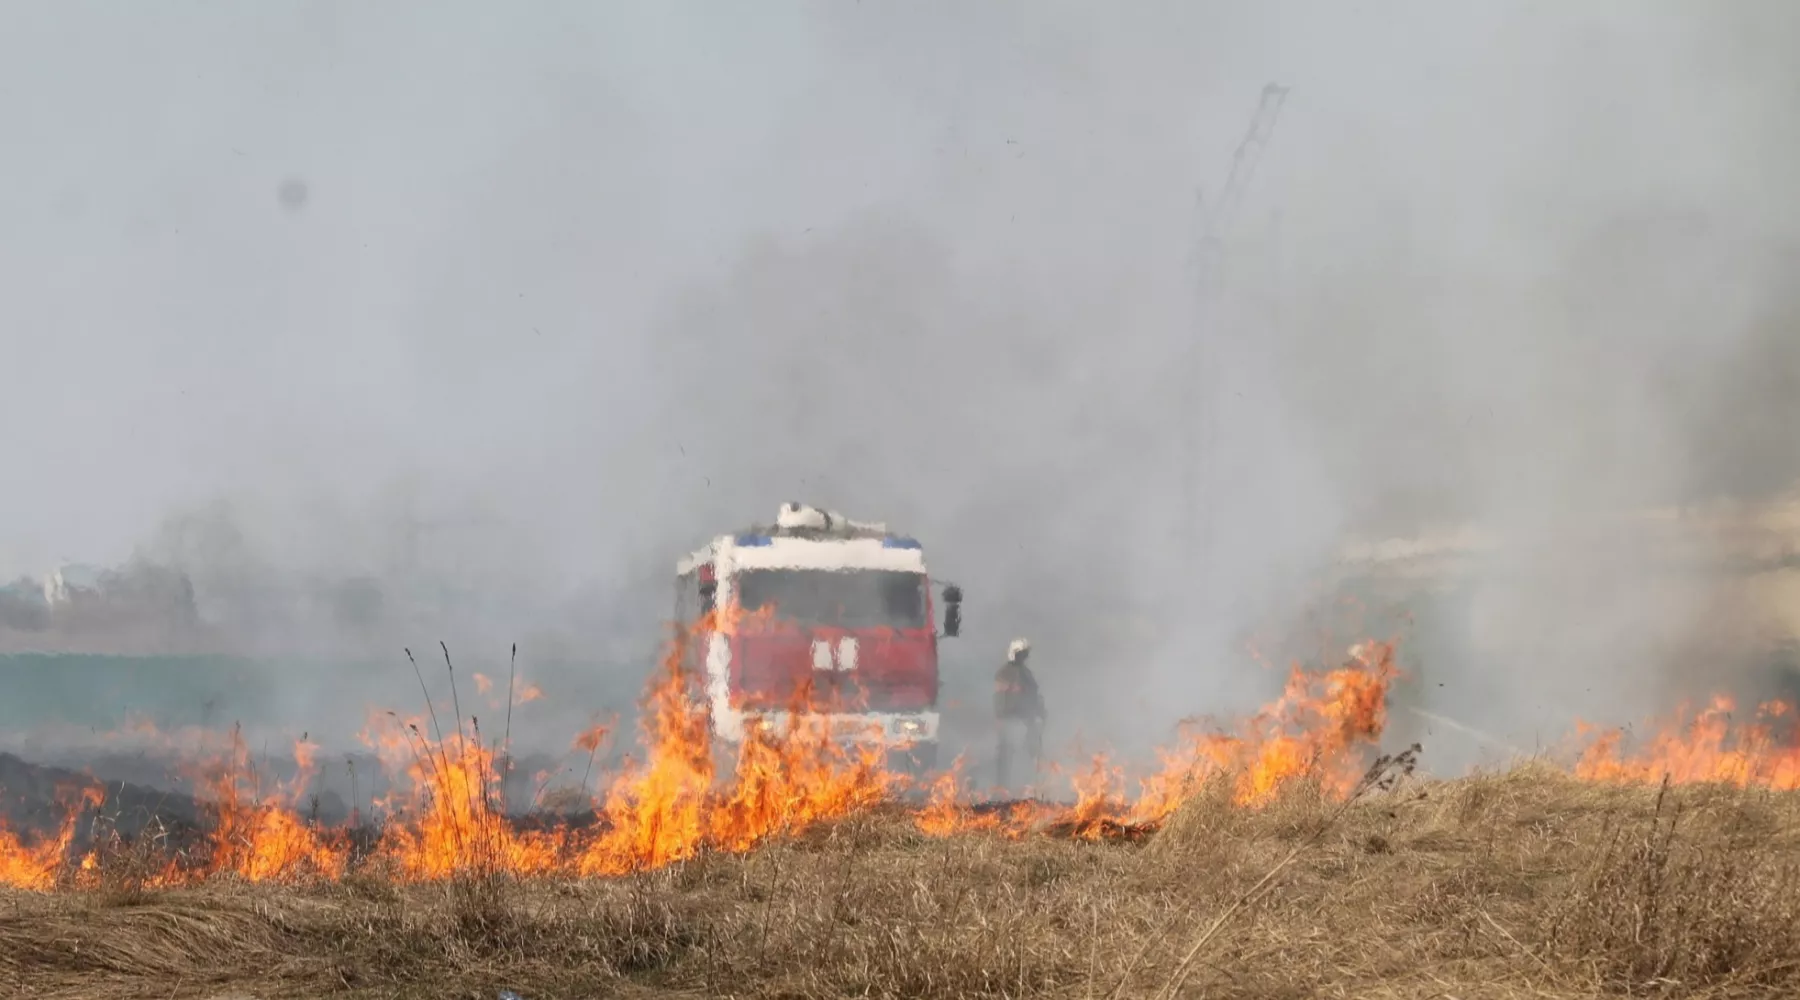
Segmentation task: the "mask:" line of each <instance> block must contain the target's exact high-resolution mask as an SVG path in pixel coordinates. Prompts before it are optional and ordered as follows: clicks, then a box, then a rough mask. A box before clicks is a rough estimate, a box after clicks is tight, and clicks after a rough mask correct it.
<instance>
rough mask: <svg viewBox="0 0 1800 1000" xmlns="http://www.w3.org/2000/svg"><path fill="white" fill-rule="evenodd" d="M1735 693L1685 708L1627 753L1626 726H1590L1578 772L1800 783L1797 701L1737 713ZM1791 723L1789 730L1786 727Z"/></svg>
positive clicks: (1682, 780) (1616, 778)
mask: <svg viewBox="0 0 1800 1000" xmlns="http://www.w3.org/2000/svg"><path fill="white" fill-rule="evenodd" d="M1735 709H1736V706H1735V704H1734V703H1733V702H1732V700H1731V699H1729V698H1725V697H1718V698H1714V699H1713V700H1712V704H1710V705H1709V706H1707V707H1706V708H1705V709H1703V710H1701V711H1700V712H1691V711H1689V710H1687V709H1683V710H1681V711H1679V712H1678V713H1676V716H1675V718H1673V719H1671V720H1668V721H1665V722H1664V723H1662V724H1661V725H1659V726H1658V727H1657V728H1656V729H1655V730H1653V731H1652V733H1651V734H1650V738H1649V739H1648V740H1645V741H1644V742H1643V743H1642V744H1641V745H1640V746H1638V747H1637V749H1636V750H1634V751H1631V752H1626V750H1625V749H1624V747H1625V742H1626V741H1625V733H1624V732H1623V731H1622V730H1617V729H1614V730H1604V731H1603V730H1598V729H1597V728H1596V727H1592V726H1587V725H1583V726H1581V727H1580V734H1581V735H1582V736H1584V737H1585V738H1586V739H1587V740H1588V743H1587V745H1586V747H1585V748H1584V749H1583V751H1582V753H1581V757H1580V759H1579V760H1578V761H1577V762H1576V764H1575V774H1576V775H1577V776H1578V777H1581V778H1584V779H1587V780H1590V781H1608V782H1623V783H1638V784H1650V783H1655V782H1660V781H1662V780H1663V778H1664V776H1667V777H1668V779H1669V780H1670V781H1671V782H1673V783H1675V784H1698V783H1711V782H1716V783H1720V784H1727V785H1736V786H1738V787H1752V786H1754V787H1764V788H1773V789H1782V790H1792V789H1796V788H1800V744H1796V743H1795V741H1794V740H1793V738H1792V727H1793V725H1794V721H1795V720H1794V708H1793V706H1792V705H1790V704H1788V703H1786V702H1781V701H1772V702H1767V703H1765V704H1763V705H1760V706H1758V708H1757V710H1756V712H1755V713H1754V714H1753V715H1752V716H1751V717H1750V718H1749V719H1747V720H1739V719H1737V718H1735V717H1734V711H1735ZM1784 728H1785V729H1787V730H1788V731H1787V732H1785V733H1784V731H1783V730H1784Z"/></svg>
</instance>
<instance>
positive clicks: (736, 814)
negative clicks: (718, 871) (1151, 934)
mask: <svg viewBox="0 0 1800 1000" xmlns="http://www.w3.org/2000/svg"><path fill="white" fill-rule="evenodd" d="M763 619H764V616H761V615H757V616H746V615H741V614H731V613H729V612H727V613H724V614H721V615H720V616H717V617H716V618H715V620H713V621H711V622H703V623H701V628H700V629H699V630H696V631H697V632H699V633H700V634H704V633H705V631H708V629H707V626H708V625H712V626H715V627H730V628H734V629H736V628H755V627H764V626H765V625H766V624H767V623H766V622H764V620H763ZM692 638H693V633H688V632H678V633H677V634H676V636H675V641H674V642H672V643H671V644H670V646H669V651H668V654H667V656H666V657H665V658H664V661H663V665H662V667H661V669H659V670H658V671H657V673H656V675H655V676H654V677H653V679H652V682H651V685H650V687H649V690H648V692H647V697H646V704H645V713H644V721H643V734H642V735H643V741H644V747H645V752H644V754H643V755H642V757H641V758H640V759H639V760H637V761H636V762H632V763H628V765H627V767H626V768H625V770H624V771H623V773H621V774H619V775H617V776H616V777H615V779H614V780H613V781H612V782H611V783H610V785H609V786H608V787H607V788H606V790H605V792H604V793H603V795H602V796H601V808H600V810H599V822H600V826H599V828H598V830H597V831H596V832H593V833H580V832H577V831H575V830H572V829H570V828H568V827H567V826H563V827H559V828H557V829H554V830H550V831H544V832H526V831H523V830H521V829H520V828H519V827H517V826H516V825H515V824H513V823H512V822H510V821H509V819H508V818H507V817H506V816H505V815H504V814H503V810H502V809H501V808H500V807H499V806H498V805H497V802H498V800H499V796H498V792H499V786H500V780H499V779H500V775H499V774H498V768H497V766H496V755H495V749H496V748H494V747H490V746H486V745H484V744H483V742H482V739H481V734H480V729H479V725H478V723H476V722H475V720H473V719H471V720H470V723H471V725H469V726H468V727H466V728H465V727H464V726H463V725H462V723H461V720H458V726H457V727H456V729H455V730H453V731H450V732H446V733H445V734H444V735H443V737H442V738H434V737H433V735H428V731H427V730H426V729H425V727H424V725H423V723H422V722H421V721H420V720H418V719H404V718H402V717H399V716H396V715H394V714H393V713H385V714H380V715H376V716H374V718H373V720H372V723H371V725H369V726H368V727H367V728H365V730H364V732H363V734H362V736H363V739H364V740H365V741H366V742H367V743H369V744H370V745H371V746H373V747H374V748H375V749H376V752H377V755H378V756H379V757H380V759H381V760H382V761H383V764H384V768H385V769H386V770H387V771H388V773H390V774H392V775H394V776H395V784H394V786H393V787H392V788H391V790H390V791H389V793H388V795H387V796H386V798H385V800H384V801H383V802H382V803H381V807H382V808H384V809H386V810H387V812H388V813H389V815H388V822H387V824H386V828H385V830H384V831H383V834H382V836H381V838H380V839H379V841H378V843H377V844H376V846H375V847H374V848H373V850H374V854H375V857H374V859H373V860H374V861H375V862H377V863H381V864H384V865H386V866H387V868H388V869H389V870H390V871H391V872H393V873H394V874H395V875H397V876H398V877H401V878H406V879H418V880H424V879H438V878H443V877H446V876H450V875H453V874H455V873H458V872H466V871H472V870H479V871H497V872H508V873H513V874H522V875H523V874H535V873H545V872H556V871H566V872H574V873H579V874H582V875H612V874H618V873H623V872H629V871H633V870H641V869H646V868H655V867H660V866H663V865H667V864H670V863H672V862H676V861H680V860H683V859H686V858H691V857H694V856H696V855H697V854H699V853H701V852H703V851H708V850H716V851H732V852H736V851H745V850H749V849H751V848H752V847H754V846H755V845H757V844H759V843H762V842H765V841H767V840H769V839H770V838H773V837H778V836H783V835H787V834H791V833H794V832H797V831H799V830H802V829H804V828H806V827H807V826H809V825H812V824H816V823H818V822H821V821H824V820H829V819H832V818H836V817H842V816H847V815H851V814H854V813H856V812H858V811H861V810H866V809H869V808H871V807H873V806H876V805H878V804H881V803H884V802H889V801H893V799H894V797H895V795H896V793H897V792H898V791H899V790H901V789H902V788H903V787H905V786H906V784H907V782H905V781H903V779H901V778H900V777H899V776H897V775H894V774H892V773H890V772H888V771H887V770H886V768H885V763H884V759H883V758H884V756H885V753H884V750H883V748H882V747H881V746H880V744H879V743H878V742H876V743H863V744H861V745H856V744H854V743H853V744H852V745H850V746H845V745H843V744H842V743H840V742H839V739H840V736H841V734H837V733H834V732H832V729H831V726H830V722H831V721H832V716H831V714H830V713H837V712H841V711H842V710H843V708H844V706H842V705H834V704H832V703H831V700H830V699H826V698H820V697H818V696H817V695H816V693H815V692H814V691H813V690H812V689H811V687H810V685H802V686H801V688H800V690H798V691H796V692H795V693H794V697H793V699H792V702H791V704H790V706H789V711H788V712H787V713H786V721H785V725H783V726H781V727H776V728H764V727H760V726H753V727H752V728H751V731H750V732H749V733H747V734H746V735H745V737H744V739H743V741H742V743H741V744H740V745H739V746H738V747H737V752H736V759H735V760H734V761H732V762H731V763H730V764H728V765H724V766H721V765H719V764H715V743H714V734H713V731H712V720H711V718H710V711H709V702H708V700H707V699H706V698H705V697H704V696H703V686H702V683H701V681H702V679H701V678H700V677H699V676H697V675H696V673H695V672H694V671H693V670H692V669H691V668H690V664H691V663H692V662H694V661H693V657H692V654H693V653H694V651H695V650H694V647H693V645H692V644H691V642H690V640H691V639H692ZM1394 673H1395V671H1394V667H1393V647H1392V645H1391V644H1382V643H1368V644H1364V645H1362V646H1359V647H1357V649H1356V650H1354V651H1353V656H1352V659H1351V661H1350V662H1348V663H1346V664H1345V665H1344V666H1342V667H1340V668H1338V669H1336V670H1331V671H1325V672H1322V673H1310V672H1307V671H1303V670H1301V669H1299V668H1298V667H1296V668H1295V669H1294V670H1293V671H1292V672H1291V673H1290V675H1289V678H1288V681H1287V685H1286V688H1285V690H1284V693H1283V694H1282V696H1281V698H1280V699H1278V700H1277V701H1276V702H1275V703H1273V704H1272V705H1270V706H1269V707H1268V708H1266V709H1265V710H1264V711H1262V712H1260V713H1258V714H1257V715H1255V716H1254V717H1252V718H1251V719H1248V720H1245V721H1244V722H1242V723H1241V724H1239V725H1237V726H1235V727H1231V728H1228V729H1224V730H1219V729H1211V730H1208V729H1202V728H1201V727H1199V726H1198V725H1196V724H1189V725H1187V726H1184V727H1183V730H1182V732H1181V739H1180V742H1179V744H1178V746H1177V747H1176V748H1175V749H1174V750H1171V751H1169V752H1167V753H1165V754H1164V755H1163V761H1162V767H1161V769H1160V770H1159V771H1157V772H1156V773H1154V774H1152V775H1150V776H1149V777H1147V778H1145V779H1144V780H1143V781H1142V782H1141V783H1140V786H1139V790H1138V793H1137V795H1136V796H1135V798H1133V797H1132V796H1129V795H1127V794H1126V793H1125V792H1124V791H1123V789H1124V788H1125V775H1124V773H1123V771H1122V770H1121V769H1120V768H1118V767H1116V766H1115V765H1114V764H1112V763H1111V762H1110V761H1109V760H1108V759H1107V758H1105V757H1103V756H1102V757H1096V758H1095V759H1094V761H1093V764H1092V766H1091V768H1090V769H1088V770H1086V771H1083V772H1081V773H1079V774H1077V775H1075V776H1073V777H1072V778H1071V784H1072V785H1073V789H1074V792H1075V803H1074V804H1073V805H1072V806H1057V805H1053V804H1043V803H1034V802H1025V803H1015V804H1011V805H1008V806H1004V807H1000V808H996V809H992V810H983V809H977V808H972V807H970V806H968V805H966V804H963V800H962V799H961V796H960V795H959V785H960V777H959V776H960V773H961V766H962V761H961V760H960V759H959V760H958V761H956V762H955V763H954V764H953V765H952V766H951V768H950V770H949V772H947V773H945V774H943V775H942V776H939V777H938V778H936V780H934V781H933V782H931V783H930V785H929V786H928V787H927V789H926V791H927V793H928V794H927V802H926V804H925V805H924V806H923V807H921V808H920V809H919V811H918V812H917V813H916V814H915V822H916V823H917V825H918V827H919V829H921V830H923V831H924V832H926V833H928V834H931V835H934V836H945V835H949V834H953V833H959V832H963V833H967V832H977V831H979V832H988V833H995V834H999V835H1002V836H1009V837H1019V836H1025V835H1027V834H1029V833H1031V832H1033V831H1036V830H1042V829H1049V830H1054V831H1058V832H1063V833H1066V834H1067V835H1070V836H1075V837H1084V838H1089V839H1099V838H1102V837H1106V836H1110V835H1113V834H1115V833H1117V832H1118V831H1120V830H1149V829H1153V828H1155V827H1156V826H1157V825H1159V824H1161V823H1162V822H1163V821H1164V820H1165V819H1166V818H1167V817H1168V816H1169V815H1170V814H1171V813H1172V812H1173V811H1174V810H1175V809H1177V808H1179V807H1180V805H1181V804H1182V802H1184V801H1186V800H1187V799H1188V798H1190V797H1191V796H1192V795H1193V794H1194V793H1195V791H1196V790H1197V789H1198V787H1199V785H1200V783H1201V782H1202V781H1203V780H1205V779H1206V778H1208V777H1210V776H1213V775H1219V774H1229V775H1235V777H1233V778H1232V780H1233V781H1234V785H1233V798H1234V799H1235V800H1236V801H1237V802H1239V803H1240V804H1243V805H1246V806H1255V805H1259V804H1261V803H1263V802H1266V801H1268V800H1269V799H1270V798H1271V797H1272V796H1273V795H1275V794H1276V793H1277V792H1278V790H1279V789H1280V788H1281V787H1283V786H1284V785H1285V784H1287V783H1288V782H1291V781H1293V780H1295V779H1298V778H1302V777H1310V778H1312V779H1315V780H1318V781H1320V782H1321V783H1322V784H1323V785H1324V787H1325V788H1326V789H1327V790H1328V791H1331V792H1333V793H1336V794H1345V793H1347V792H1348V791H1349V789H1350V787H1351V786H1352V784H1353V783H1354V781H1355V779H1356V777H1357V776H1358V775H1359V774H1360V773H1361V769H1362V764H1363V757H1364V756H1365V755H1366V752H1367V751H1368V750H1370V749H1371V748H1372V747H1373V745H1374V744H1375V742H1376V741H1377V740H1378V739H1379V737H1380V735H1381V732H1382V728H1383V725H1384V723H1385V697H1386V693H1387V690H1388V685H1389V683H1390V681H1391V679H1392V677H1393V676H1394ZM479 683H480V682H479V681H478V682H477V684H478V685H479ZM821 712H824V713H827V714H826V715H821V714H819V713H821ZM841 717H842V716H841V715H839V716H837V718H840V719H841ZM606 732H607V730H606V729H605V728H604V727H600V726H596V727H593V728H591V729H589V730H587V731H585V732H583V733H582V734H581V735H580V736H578V737H577V738H576V739H575V741H574V743H573V747H574V749H576V750H581V751H585V752H587V753H589V754H590V755H592V754H594V753H595V752H597V750H598V748H599V747H600V746H601V743H602V741H603V740H604V738H605V736H606ZM317 752H318V748H317V747H316V746H315V745H313V744H311V743H309V742H306V741H304V740H302V741H301V742H299V743H297V744H296V745H295V747H294V759H295V761H296V762H297V763H298V765H299V769H298V775H297V776H296V777H295V778H294V779H293V780H292V781H291V782H289V783H287V784H286V785H285V786H278V787H275V788H274V789H272V790H271V791H270V794H268V795H263V794H262V789H260V788H259V787H258V785H259V782H258V781H257V777H256V774H255V769H254V768H253V767H251V766H250V758H249V754H248V753H247V751H246V749H245V746H244V742H243V740H242V738H241V735H240V734H239V733H238V732H237V731H236V730H233V732H232V738H231V742H230V746H229V749H228V751H227V752H225V753H224V754H222V755H219V756H218V757H217V759H215V760H214V761H213V762H212V764H211V765H210V767H209V768H208V769H207V771H206V773H205V775H204V778H205V787H206V788H207V789H208V791H209V792H210V796H209V798H210V800H211V802H212V807H213V809H214V810H215V811H216V814H217V822H216V824H215V828H214V829H213V831H212V834H211V838H212V839H211V850H210V852H208V853H207V854H206V855H205V857H204V858H203V860H202V863H201V864H200V865H199V867H198V869H197V870H196V871H194V872H192V873H191V876H189V877H204V876H206V875H210V874H232V875H235V876H237V877H240V878H245V879H250V880H258V881H263V880H288V879H297V878H302V877H325V878H337V877H340V876H341V875H343V874H344V873H345V872H346V871H347V870H348V867H349V865H350V863H351V851H350V847H349V843H350V838H349V837H348V836H347V834H346V833H345V832H344V831H325V830H320V829H318V828H316V827H315V826H314V825H313V824H310V823H308V822H306V821H305V820H303V819H302V818H301V811H300V809H299V808H298V806H299V798H300V796H301V795H302V793H303V792H304V790H305V788H306V787H307V784H308V782H309V780H310V777H311V775H312V774H313V770H314V766H315V760H316V756H317ZM70 815H71V818H70V819H69V821H68V822H67V824H66V825H65V827H64V828H63V830H62V831H61V832H60V833H59V834H58V835H57V836H56V837H52V838H47V839H46V840H45V841H44V842H43V843H41V844H30V845H28V844H26V843H24V842H23V841H21V840H20V839H19V838H17V837H14V836H12V835H10V834H5V833H4V832H3V831H0V883H5V884H10V885H19V886H25V887H29V888H38V889H43V888H49V887H52V886H53V885H54V884H55V883H56V878H57V875H58V872H59V869H60V867H61V866H62V865H63V864H64V860H63V859H64V857H65V855H66V852H67V849H68V846H69V844H70V843H71V838H72V837H73V832H74V829H75V821H74V819H73V818H72V817H73V815H74V813H73V812H71V814H70Z"/></svg>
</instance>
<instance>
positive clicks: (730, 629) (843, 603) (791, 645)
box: [676, 503, 962, 772]
mask: <svg viewBox="0 0 1800 1000" xmlns="http://www.w3.org/2000/svg"><path fill="white" fill-rule="evenodd" d="M676 574H677V594H676V619H677V621H679V622H681V623H682V624H683V626H684V634H685V635H686V644H685V646H684V648H683V656H684V658H685V663H684V665H685V666H686V668H687V669H688V672H689V675H690V676H696V677H699V678H702V679H703V680H702V683H703V684H704V689H705V690H704V693H703V694H702V695H701V696H702V697H704V698H706V699H707V701H708V708H709V715H710V717H711V725H712V728H713V738H714V740H715V744H716V745H722V746H725V747H729V746H733V745H737V744H740V743H741V742H742V741H743V740H744V739H745V737H746V735H747V734H748V733H750V732H752V731H753V730H756V729H760V730H763V731H780V730H781V729H783V728H784V727H785V726H787V725H788V724H789V723H790V721H792V720H790V718H789V711H790V709H792V708H794V707H795V706H796V705H802V703H803V704H804V707H803V708H802V710H803V711H805V712H806V713H807V715H808V716H809V717H812V718H813V719H814V720H816V721H818V722H821V723H823V724H825V725H828V726H830V727H831V732H832V733H833V734H834V735H835V736H836V737H837V738H839V739H840V740H842V741H843V742H846V743H851V744H862V745H869V744H870V743H875V744H878V745H880V746H882V747H883V748H884V750H885V752H886V754H887V755H888V757H889V760H890V763H891V766H894V767H896V768H897V769H901V770H907V771H913V772H923V771H929V770H932V769H934V768H935V767H936V766H937V749H938V723H939V715H938V692H939V677H938V638H939V636H940V635H942V636H946V637H954V636H956V635H958V634H959V633H960V631H961V625H962V592H961V590H960V589H958V588H957V587H956V586H954V585H951V584H944V585H942V593H943V603H944V619H943V630H942V632H941V633H940V632H939V631H938V630H937V627H936V618H935V603H934V601H933V600H932V592H933V581H932V579H931V577H930V575H929V573H928V572H927V570H926V566H925V553H924V549H923V548H922V546H920V544H919V542H918V541H916V540H915V539H912V538H909V537H907V536H904V535H900V534H896V533H894V532H891V531H889V530H888V529H887V527H886V525H882V524H868V523H863V522H857V521H851V520H848V519H846V518H844V517H842V516H841V515H838V514H836V513H832V512H829V511H824V510H820V509H818V508H815V507H809V506H805V505H802V504H796V503H789V504H785V505H783V506H782V507H781V509H780V512H779V513H778V515H777V516H776V519H775V523H774V524H773V525H767V526H757V527H752V528H747V529H745V530H743V531H738V532H734V533H731V534H726V535H719V536H718V537H716V538H714V539H713V540H712V541H710V542H708V543H707V544H706V545H705V546H704V547H703V548H701V549H699V550H698V551H696V552H694V553H692V554H691V555H689V556H687V557H685V558H683V559H682V560H681V561H680V562H679V563H678V564H677V566H676Z"/></svg>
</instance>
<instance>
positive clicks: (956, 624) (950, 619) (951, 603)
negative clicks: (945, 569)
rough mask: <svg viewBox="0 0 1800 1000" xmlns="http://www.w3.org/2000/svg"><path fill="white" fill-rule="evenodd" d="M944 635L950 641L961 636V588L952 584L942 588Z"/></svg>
mask: <svg viewBox="0 0 1800 1000" xmlns="http://www.w3.org/2000/svg"><path fill="white" fill-rule="evenodd" d="M944 634H945V635H947V636H949V637H950V638H952V639H954V638H956V637H957V636H958V635H961V634H962V588H961V587H958V586H956V585H954V584H952V585H950V586H948V587H945V588H944Z"/></svg>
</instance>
